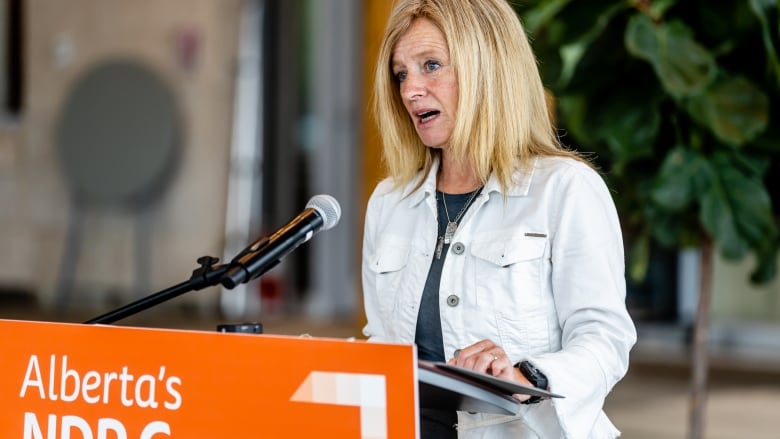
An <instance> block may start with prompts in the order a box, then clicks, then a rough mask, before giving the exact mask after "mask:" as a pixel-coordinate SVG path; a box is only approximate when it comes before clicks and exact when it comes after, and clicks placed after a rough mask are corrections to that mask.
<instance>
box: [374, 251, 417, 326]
mask: <svg viewBox="0 0 780 439" xmlns="http://www.w3.org/2000/svg"><path fill="white" fill-rule="evenodd" d="M410 252H411V245H410V244H404V243H392V244H385V245H380V246H379V247H378V249H377V253H376V254H375V255H374V258H373V260H372V261H371V270H372V271H373V272H374V273H375V274H376V276H375V277H374V279H375V282H376V292H377V296H378V299H379V311H380V312H381V313H382V314H383V315H385V316H390V315H391V314H392V313H393V309H394V308H395V304H396V302H397V300H398V296H399V293H400V291H401V289H402V285H403V278H404V273H405V271H406V268H407V265H408V264H409V254H410Z"/></svg>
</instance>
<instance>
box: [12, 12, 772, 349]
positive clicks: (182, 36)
mask: <svg viewBox="0 0 780 439" xmlns="http://www.w3.org/2000/svg"><path fill="white" fill-rule="evenodd" d="M390 4H391V2H389V1H385V0H297V1H274V0H166V1H164V2H160V1H153V0H1V1H0V42H1V43H2V44H0V59H2V62H1V63H0V82H1V83H2V84H1V85H2V87H0V99H2V103H3V106H2V108H0V297H3V298H5V299H4V300H6V301H9V300H28V301H31V302H34V303H35V304H36V306H40V307H41V308H43V309H48V310H52V311H53V312H54V315H55V316H60V317H61V318H62V319H67V318H69V317H68V316H69V315H70V314H69V313H72V312H79V313H86V314H90V313H91V314H95V313H97V312H102V311H105V310H107V309H109V308H112V307H116V306H119V305H121V304H124V303H127V302H129V301H131V300H135V299H138V298H140V297H142V296H145V295H148V294H151V293H153V292H156V291H159V290H161V289H164V288H167V287H169V286H171V285H174V284H176V283H179V282H182V281H184V280H186V279H188V278H189V276H190V273H191V271H192V270H194V269H195V268H197V267H198V264H197V263H196V259H197V258H199V257H200V256H204V255H210V256H216V257H219V258H222V259H225V258H227V259H229V258H231V257H232V256H233V255H235V254H236V253H237V252H238V251H240V250H241V249H242V248H244V247H245V246H246V245H248V244H249V243H251V242H252V241H254V240H255V239H256V238H257V237H259V236H263V235H267V234H270V233H271V232H273V231H274V230H276V229H277V228H279V227H281V226H282V225H284V224H285V223H286V222H288V221H289V220H290V219H292V218H293V217H295V216H296V215H297V214H298V213H299V212H301V211H302V210H303V208H304V205H305V204H306V202H307V201H308V199H309V198H310V197H312V196H313V195H315V194H318V193H327V194H331V195H333V196H334V197H335V198H336V199H337V200H338V201H339V202H340V204H341V207H342V217H341V220H340V222H339V224H338V225H337V227H336V228H334V229H333V230H329V231H327V232H324V233H321V234H318V235H317V236H316V237H315V238H314V239H312V241H310V242H309V243H307V244H306V245H304V246H302V247H300V248H299V249H297V250H296V251H295V252H293V253H292V254H290V255H289V256H288V257H287V258H285V259H284V260H283V261H282V263H281V264H280V265H279V266H278V267H277V268H275V269H274V270H272V271H271V272H269V273H267V274H266V275H265V276H263V278H262V280H256V281H253V282H250V283H249V284H247V285H246V286H241V287H239V288H237V289H236V290H233V291H222V290H221V289H219V288H212V289H209V290H208V291H203V292H197V293H192V294H188V295H186V296H185V297H182V298H179V299H177V300H176V301H174V302H170V303H168V304H165V305H162V306H159V307H158V308H157V309H156V310H155V311H154V312H157V313H160V312H161V313H176V312H178V311H179V310H182V309H186V310H187V312H190V313H194V314H195V315H218V316H225V317H229V318H257V317H263V316H269V315H280V316H285V315H302V316H304V317H306V318H329V319H348V320H351V321H354V322H355V325H356V327H357V326H359V323H360V321H361V320H362V307H361V303H360V287H359V278H360V276H359V251H360V240H361V232H362V216H363V209H364V205H365V201H366V199H367V197H368V193H369V192H370V190H371V189H372V188H373V186H374V184H375V183H376V182H377V181H378V179H379V178H380V177H381V175H382V170H381V163H380V160H379V146H378V144H377V142H378V140H377V136H376V132H375V128H374V126H373V124H372V121H371V118H370V115H369V112H368V108H369V102H368V97H367V96H368V93H369V89H370V85H371V84H370V78H371V71H372V68H373V62H374V56H375V53H376V48H377V45H378V41H379V38H380V36H381V32H382V29H383V26H384V21H385V19H386V16H387V14H388V12H389V7H390ZM98 74H101V75H103V74H105V76H100V75H98ZM95 76H99V80H95V79H94V78H95ZM90 78H91V80H92V81H93V82H90ZM85 84H87V85H85ZM84 90H87V91H84ZM79 92H81V93H82V94H81V95H80V94H79ZM115 92H116V93H117V94H116V95H114V94H113V93H115ZM112 96H116V97H115V98H112ZM150 115H151V116H150ZM147 119H150V120H147ZM155 124H158V125H155ZM155 126H159V127H160V128H159V129H149V127H155ZM144 130H145V131H144ZM112 139H114V140H115V141H112ZM84 145H87V146H84ZM101 175H102V176H108V177H106V178H105V179H104V180H101V179H100V176H101ZM749 265H750V261H749V260H746V261H745V262H744V264H732V263H726V262H724V261H722V260H720V259H718V260H717V261H716V268H715V279H714V286H715V292H714V294H715V298H714V304H713V306H714V310H713V311H714V314H713V315H714V317H715V320H716V323H718V322H720V323H722V325H721V327H722V328H725V329H723V330H722V331H725V332H721V333H718V332H716V334H715V335H716V338H717V336H718V334H722V337H721V340H729V342H731V343H734V340H737V341H738V342H740V343H742V342H747V343H750V342H753V343H756V342H757V340H758V341H760V343H764V345H767V346H774V345H773V344H772V343H775V344H776V342H774V341H766V340H776V339H777V337H776V335H777V333H778V332H777V326H778V324H779V323H780V298H779V297H780V294H778V292H779V290H780V285H779V284H778V282H777V281H775V282H773V283H772V284H769V285H766V286H763V287H761V288H755V287H751V286H750V285H749V284H748V282H747V277H748V276H747V273H748V271H749ZM696 273H697V269H696V255H695V254H694V255H681V254H677V253H660V254H659V255H657V257H656V260H654V261H653V262H652V267H651V269H650V275H649V277H648V279H649V280H648V282H647V283H646V284H644V285H633V286H631V288H630V291H629V303H630V304H631V307H632V312H633V313H634V315H635V316H636V317H637V319H638V321H640V322H647V323H661V324H662V325H667V326H672V327H676V328H679V327H684V326H685V325H687V324H688V323H689V322H688V320H689V318H690V313H691V312H692V310H693V306H695V297H694V298H693V299H691V298H690V291H696V286H695V283H696V280H695V275H696ZM692 276H693V278H692ZM737 290H738V291H743V290H745V291H749V293H748V294H733V292H734V291H737ZM691 300H693V302H691ZM734 328H736V329H734ZM745 328H751V329H750V331H752V332H747V333H746V332H745ZM756 328H759V329H756ZM756 331H758V332H756ZM674 334H675V335H673V337H680V336H681V335H680V334H681V332H679V331H678V332H675V333H674ZM734 334H737V335H734ZM740 334H749V336H742V335H740ZM757 334H758V335H757ZM661 337H668V333H662V335H661ZM762 346H763V345H762Z"/></svg>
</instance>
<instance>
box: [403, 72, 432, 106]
mask: <svg viewBox="0 0 780 439" xmlns="http://www.w3.org/2000/svg"><path fill="white" fill-rule="evenodd" d="M426 90H427V89H426V84H425V80H424V78H423V77H422V75H418V74H413V73H411V72H409V73H407V75H406V79H405V80H404V81H403V82H402V83H401V97H402V98H404V99H407V100H414V99H416V98H420V97H422V96H425V93H426Z"/></svg>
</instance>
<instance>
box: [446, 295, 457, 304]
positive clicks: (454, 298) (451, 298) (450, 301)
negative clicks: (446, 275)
mask: <svg viewBox="0 0 780 439" xmlns="http://www.w3.org/2000/svg"><path fill="white" fill-rule="evenodd" d="M459 302H460V298H459V297H458V296H456V295H454V294H450V295H449V296H447V305H449V306H458V303H459Z"/></svg>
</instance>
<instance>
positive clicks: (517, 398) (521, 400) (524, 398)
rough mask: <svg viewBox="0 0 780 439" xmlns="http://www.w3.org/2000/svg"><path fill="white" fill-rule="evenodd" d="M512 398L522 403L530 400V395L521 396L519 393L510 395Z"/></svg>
mask: <svg viewBox="0 0 780 439" xmlns="http://www.w3.org/2000/svg"><path fill="white" fill-rule="evenodd" d="M512 398H514V399H516V400H518V401H520V402H523V401H525V400H528V399H531V395H523V394H521V393H513V394H512Z"/></svg>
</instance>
